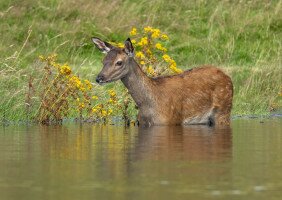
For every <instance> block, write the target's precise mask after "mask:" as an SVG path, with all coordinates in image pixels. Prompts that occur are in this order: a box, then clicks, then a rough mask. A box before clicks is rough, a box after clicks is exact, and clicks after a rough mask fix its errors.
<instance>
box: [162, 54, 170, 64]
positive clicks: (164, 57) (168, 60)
mask: <svg viewBox="0 0 282 200" xmlns="http://www.w3.org/2000/svg"><path fill="white" fill-rule="evenodd" d="M163 59H164V61H166V62H170V60H171V58H170V56H169V55H167V54H164V55H163Z"/></svg>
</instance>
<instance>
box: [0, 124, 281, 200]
mask: <svg viewBox="0 0 282 200" xmlns="http://www.w3.org/2000/svg"><path fill="white" fill-rule="evenodd" d="M281 133H282V126H281V120H280V121H269V122H265V123H255V122H254V121H252V122H251V123H250V122H248V121H243V122H233V125H232V128H230V127H229V128H224V129H223V128H210V127H206V126H188V127H181V126H175V127H168V126H156V127H151V128H138V127H129V128H125V127H122V126H102V125H101V126H93V125H87V124H85V125H82V126H80V125H76V124H71V125H63V126H29V127H17V126H10V127H4V128H2V129H0V163H1V164H0V199H44V198H46V199H174V198H176V199H187V197H189V198H191V199H205V198H206V197H211V196H215V195H216V196H220V195H221V197H223V199H230V197H231V196H232V195H233V196H234V195H241V196H242V195H245V197H246V199H253V198H252V197H253V196H254V197H257V196H256V195H258V194H257V192H258V191H259V192H260V193H259V194H260V195H261V197H276V196H279V195H280V194H279V191H282V181H281V180H282V175H281V173H280V169H281V166H282V156H281V155H282V149H281V146H282V137H281ZM274 191H277V192H276V193H275V192H274ZM23 197H24V198H23ZM247 197H248V198H247Z"/></svg>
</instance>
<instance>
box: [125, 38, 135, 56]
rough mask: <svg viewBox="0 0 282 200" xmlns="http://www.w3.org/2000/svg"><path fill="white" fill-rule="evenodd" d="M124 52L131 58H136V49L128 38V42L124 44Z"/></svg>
mask: <svg viewBox="0 0 282 200" xmlns="http://www.w3.org/2000/svg"><path fill="white" fill-rule="evenodd" d="M124 51H125V53H126V54H127V55H128V56H129V57H133V56H134V47H133V45H132V43H131V40H130V38H127V40H125V42H124Z"/></svg>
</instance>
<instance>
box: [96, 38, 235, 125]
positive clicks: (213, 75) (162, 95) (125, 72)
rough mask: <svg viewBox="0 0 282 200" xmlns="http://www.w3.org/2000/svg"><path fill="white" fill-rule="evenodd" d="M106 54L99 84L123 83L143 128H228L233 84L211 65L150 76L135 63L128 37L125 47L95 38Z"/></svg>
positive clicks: (98, 46)
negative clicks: (221, 126) (171, 73)
mask: <svg viewBox="0 0 282 200" xmlns="http://www.w3.org/2000/svg"><path fill="white" fill-rule="evenodd" d="M92 41H93V42H94V44H95V45H96V46H97V48H98V49H99V50H101V51H102V52H103V53H105V54H106V56H105V58H104V60H103V65H104V67H103V69H102V70H101V72H100V73H99V75H98V76H97V78H96V82H97V83H99V84H103V83H109V82H112V81H116V80H119V79H120V80H121V81H122V82H123V84H124V85H125V87H126V88H127V89H128V91H129V93H130V94H131V96H132V98H133V99H134V101H135V103H136V104H137V106H138V109H139V113H138V121H139V124H140V125H144V126H151V125H181V124H183V125H186V124H187V125H188V124H207V125H229V124H230V112H231V108H232V97H233V85H232V81H231V79H230V77H229V76H227V75H226V74H225V73H224V72H222V71H221V70H220V69H218V68H216V67H212V66H202V67H197V68H193V69H190V70H188V71H185V72H183V73H181V74H178V75H172V76H164V77H157V78H150V77H148V76H147V75H146V74H145V73H144V72H143V71H142V70H141V68H140V66H139V65H138V63H137V62H136V61H135V60H134V48H133V45H132V43H131V41H130V39H129V38H128V39H127V40H126V41H125V43H124V48H118V47H115V46H112V45H111V44H109V43H107V42H104V41H102V40H100V39H99V38H92Z"/></svg>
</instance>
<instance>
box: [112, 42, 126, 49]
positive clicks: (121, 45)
mask: <svg viewBox="0 0 282 200" xmlns="http://www.w3.org/2000/svg"><path fill="white" fill-rule="evenodd" d="M109 43H110V44H111V45H113V46H116V47H120V48H123V47H124V44H123V43H121V42H119V43H116V42H109Z"/></svg>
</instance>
